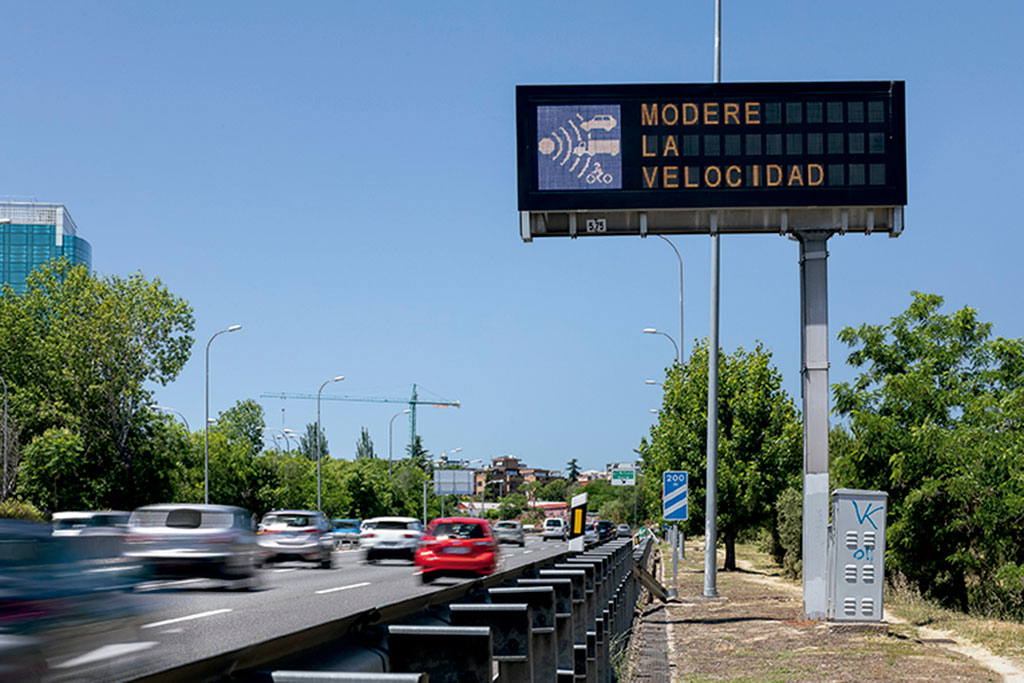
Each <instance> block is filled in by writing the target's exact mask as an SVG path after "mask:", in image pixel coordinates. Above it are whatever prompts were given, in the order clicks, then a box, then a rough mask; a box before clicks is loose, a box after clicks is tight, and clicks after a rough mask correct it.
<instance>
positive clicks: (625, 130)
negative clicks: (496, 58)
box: [516, 81, 907, 212]
mask: <svg viewBox="0 0 1024 683" xmlns="http://www.w3.org/2000/svg"><path fill="white" fill-rule="evenodd" d="M904 97H905V95H904V83H903V82H902V81H880V82H834V83H716V84H674V85H665V84H662V85H595V86H586V85H570V86H519V87H517V88H516V114H517V129H518V130H517V135H518V172H519V210H520V211H527V212H541V211H587V210H590V211H595V210H654V209H714V208H729V207H737V208H739V207H865V206H872V207H893V206H903V205H905V204H906V201H907V181H906V142H905V111H904Z"/></svg>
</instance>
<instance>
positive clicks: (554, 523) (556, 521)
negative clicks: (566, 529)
mask: <svg viewBox="0 0 1024 683" xmlns="http://www.w3.org/2000/svg"><path fill="white" fill-rule="evenodd" d="M544 526H562V520H560V519H549V520H548V521H546V522H544Z"/></svg>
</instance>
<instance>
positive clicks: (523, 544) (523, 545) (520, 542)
mask: <svg viewBox="0 0 1024 683" xmlns="http://www.w3.org/2000/svg"><path fill="white" fill-rule="evenodd" d="M519 547H520V548H525V547H526V541H525V540H523V541H519Z"/></svg>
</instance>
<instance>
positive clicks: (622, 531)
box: [615, 524, 633, 538]
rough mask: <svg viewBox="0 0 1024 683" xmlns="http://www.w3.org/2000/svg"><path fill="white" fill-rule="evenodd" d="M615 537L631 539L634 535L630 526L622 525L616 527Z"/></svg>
mask: <svg viewBox="0 0 1024 683" xmlns="http://www.w3.org/2000/svg"><path fill="white" fill-rule="evenodd" d="M615 535H616V536H618V537H619V538H629V537H630V536H632V535H633V530H632V529H630V528H629V525H628V524H620V525H618V526H617V527H615Z"/></svg>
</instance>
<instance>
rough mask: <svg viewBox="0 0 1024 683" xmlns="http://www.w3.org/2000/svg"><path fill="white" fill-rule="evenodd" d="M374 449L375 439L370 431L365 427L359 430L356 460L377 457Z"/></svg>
mask: <svg viewBox="0 0 1024 683" xmlns="http://www.w3.org/2000/svg"><path fill="white" fill-rule="evenodd" d="M376 457H377V454H376V453H374V451H373V439H371V438H370V431H369V430H368V429H367V428H366V427H363V429H362V431H360V432H359V441H356V460H358V459H359V458H376Z"/></svg>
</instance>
